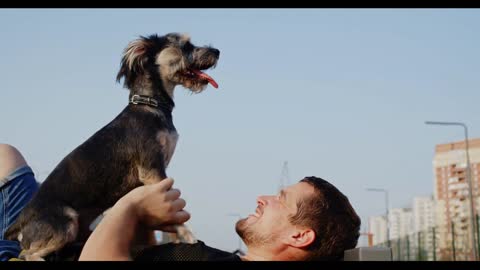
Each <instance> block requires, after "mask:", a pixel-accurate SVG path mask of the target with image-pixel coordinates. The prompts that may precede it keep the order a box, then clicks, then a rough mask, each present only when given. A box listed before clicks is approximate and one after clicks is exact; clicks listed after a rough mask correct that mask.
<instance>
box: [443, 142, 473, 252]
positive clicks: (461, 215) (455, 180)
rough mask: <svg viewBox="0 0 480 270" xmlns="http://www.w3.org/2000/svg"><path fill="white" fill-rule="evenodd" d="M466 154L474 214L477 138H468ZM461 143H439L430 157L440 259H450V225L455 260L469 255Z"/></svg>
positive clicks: (468, 212)
mask: <svg viewBox="0 0 480 270" xmlns="http://www.w3.org/2000/svg"><path fill="white" fill-rule="evenodd" d="M469 155H470V164H471V176H472V183H473V187H472V189H473V196H474V201H475V202H474V204H475V207H474V208H475V209H474V211H475V213H477V212H478V209H480V208H479V203H480V202H479V199H478V186H479V181H480V178H479V176H480V139H472V140H469ZM466 165H467V163H466V153H465V142H464V141H459V142H452V143H446V144H439V145H436V147H435V156H434V158H433V173H434V199H435V201H436V203H435V204H436V210H437V211H436V214H437V215H436V221H437V225H438V230H437V231H438V233H439V242H438V245H439V249H440V256H441V257H440V258H439V259H442V260H451V259H452V255H453V254H452V250H453V248H452V224H453V228H454V235H455V250H456V259H457V260H468V259H470V258H471V257H470V256H471V254H472V246H471V240H470V239H471V237H472V235H471V226H472V225H473V224H471V222H470V220H471V219H470V204H469V190H468V179H467V174H466V167H467V166H466Z"/></svg>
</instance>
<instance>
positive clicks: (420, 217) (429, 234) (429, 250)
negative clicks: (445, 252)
mask: <svg viewBox="0 0 480 270" xmlns="http://www.w3.org/2000/svg"><path fill="white" fill-rule="evenodd" d="M435 211H436V207H435V201H434V200H433V197H431V196H424V197H415V198H413V222H414V226H413V227H414V235H413V237H412V239H413V241H414V243H413V245H411V247H412V252H411V253H412V254H415V256H418V254H419V253H418V248H419V247H420V248H421V250H422V251H421V252H422V259H423V260H425V259H427V260H429V261H433V259H434V257H433V248H434V246H436V245H434V239H433V237H434V234H433V233H434V232H433V228H434V227H435V217H436V215H435ZM436 229H437V228H435V230H436ZM436 234H437V231H435V235H436ZM419 238H420V239H419ZM419 240H420V241H419ZM435 259H436V258H435Z"/></svg>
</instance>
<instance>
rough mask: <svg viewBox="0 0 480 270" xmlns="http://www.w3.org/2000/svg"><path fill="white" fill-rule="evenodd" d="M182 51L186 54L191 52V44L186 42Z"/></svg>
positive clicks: (192, 47)
mask: <svg viewBox="0 0 480 270" xmlns="http://www.w3.org/2000/svg"><path fill="white" fill-rule="evenodd" d="M183 49H184V50H185V51H187V52H191V51H193V49H194V46H193V45H192V43H190V42H187V43H185V45H183Z"/></svg>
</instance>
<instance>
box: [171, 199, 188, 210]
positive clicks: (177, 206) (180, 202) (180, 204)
mask: <svg viewBox="0 0 480 270" xmlns="http://www.w3.org/2000/svg"><path fill="white" fill-rule="evenodd" d="M185 205H187V202H186V201H185V200H184V199H177V200H175V201H173V202H172V206H171V207H172V208H171V209H172V211H175V212H177V211H181V210H182V209H183V208H185Z"/></svg>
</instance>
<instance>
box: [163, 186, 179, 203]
mask: <svg viewBox="0 0 480 270" xmlns="http://www.w3.org/2000/svg"><path fill="white" fill-rule="evenodd" d="M180 194H181V192H180V190H179V189H176V188H172V189H170V190H169V191H167V193H166V194H165V199H167V200H171V201H174V200H176V199H178V198H179V197H180Z"/></svg>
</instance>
